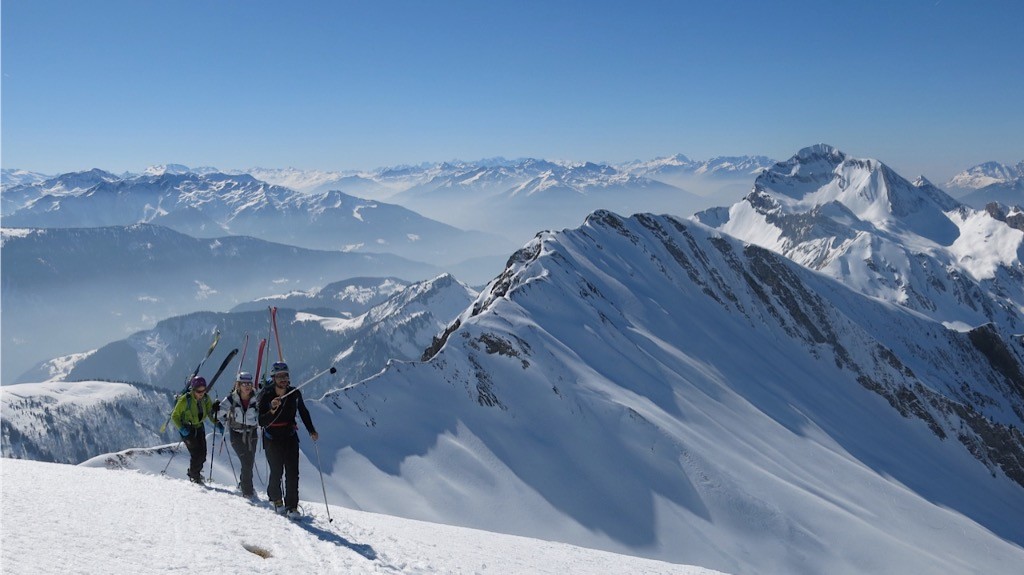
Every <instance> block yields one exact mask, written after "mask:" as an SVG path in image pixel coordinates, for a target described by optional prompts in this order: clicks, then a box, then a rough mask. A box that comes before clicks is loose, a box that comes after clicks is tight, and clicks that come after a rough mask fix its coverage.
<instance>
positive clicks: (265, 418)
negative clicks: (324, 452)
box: [259, 362, 319, 517]
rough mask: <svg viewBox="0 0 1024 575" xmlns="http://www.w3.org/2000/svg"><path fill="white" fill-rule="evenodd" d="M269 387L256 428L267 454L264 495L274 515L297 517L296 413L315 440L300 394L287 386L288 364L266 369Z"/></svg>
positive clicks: (297, 447) (264, 391)
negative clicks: (271, 380) (283, 481)
mask: <svg viewBox="0 0 1024 575" xmlns="http://www.w3.org/2000/svg"><path fill="white" fill-rule="evenodd" d="M270 377H271V378H272V379H273V385H271V386H269V387H267V388H266V389H265V390H263V392H261V394H260V401H259V414H260V426H262V427H263V449H264V450H265V451H266V452H267V463H268V464H269V465H270V477H269V479H268V480H267V496H269V497H270V500H271V501H272V502H273V504H274V509H275V510H276V511H277V512H278V513H285V514H287V515H288V516H289V517H297V516H298V507H299V434H298V428H299V426H298V424H297V423H296V422H295V414H296V412H297V413H298V415H299V416H300V417H301V418H302V424H303V425H305V426H306V431H308V432H309V436H310V437H311V438H312V439H313V441H316V440H317V439H318V438H319V435H317V432H316V428H314V427H313V420H312V419H311V418H310V417H309V410H308V409H306V404H305V403H304V402H303V401H302V392H301V391H299V390H297V389H295V388H293V387H291V385H289V384H290V383H291V379H290V377H289V376H288V365H287V364H286V363H284V362H277V363H275V364H274V365H273V367H272V368H271V370H270ZM282 475H283V476H284V479H285V487H286V490H285V494H284V500H283V501H282V499H281V478H282Z"/></svg>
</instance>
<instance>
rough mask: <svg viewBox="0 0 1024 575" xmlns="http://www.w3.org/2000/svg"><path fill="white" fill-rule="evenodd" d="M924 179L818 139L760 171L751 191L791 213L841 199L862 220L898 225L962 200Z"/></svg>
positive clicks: (802, 211) (947, 207)
mask: <svg viewBox="0 0 1024 575" xmlns="http://www.w3.org/2000/svg"><path fill="white" fill-rule="evenodd" d="M926 184H927V180H922V181H921V182H920V183H919V184H912V183H910V182H908V181H907V180H905V179H904V178H902V177H901V176H899V175H898V174H897V173H896V172H894V171H893V170H892V169H890V168H889V167H888V166H886V165H885V164H883V163H881V162H879V161H877V160H873V159H858V158H851V157H850V156H848V155H847V154H845V153H843V152H841V151H840V150H838V149H837V148H835V147H833V146H829V145H827V144H817V145H814V146H810V147H807V148H804V149H802V150H800V151H799V152H797V154H796V155H794V156H793V157H792V158H790V159H789V160H787V161H785V162H779V163H778V164H775V165H774V166H772V167H771V168H770V169H768V170H766V171H765V172H764V173H762V174H761V175H760V176H758V178H757V179H756V180H755V182H754V192H753V194H761V195H765V196H768V198H767V201H768V202H770V203H773V204H774V205H775V206H776V208H777V209H780V210H781V211H782V212H784V213H788V214H794V213H806V212H808V211H811V210H813V209H814V208H815V207H817V206H821V205H824V204H827V203H830V202H839V203H841V204H843V205H844V206H845V207H846V208H847V209H849V210H850V212H852V213H853V214H854V215H856V216H857V217H858V218H859V219H861V220H864V221H868V222H875V223H876V224H877V225H882V226H884V227H895V228H899V227H901V226H903V225H907V224H908V223H909V222H908V221H906V219H907V218H908V217H911V216H912V215H913V214H916V213H918V212H922V211H929V212H931V213H932V215H935V214H941V212H943V211H945V210H950V209H953V208H954V207H956V206H957V205H958V203H957V202H956V201H955V200H953V199H952V198H950V197H949V196H947V195H946V194H945V193H944V192H942V191H941V190H939V189H938V188H936V187H935V186H932V185H930V184H927V185H926ZM760 201H762V202H764V201H765V199H762V200H760ZM925 217H930V216H925ZM919 219H920V218H919ZM901 220H902V221H901ZM940 235H941V234H940ZM934 239H937V238H934ZM942 239H945V236H942Z"/></svg>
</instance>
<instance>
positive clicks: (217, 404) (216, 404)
mask: <svg viewBox="0 0 1024 575" xmlns="http://www.w3.org/2000/svg"><path fill="white" fill-rule="evenodd" d="M218 411H220V400H219V399H218V400H217V401H215V402H213V412H214V413H217V412H218Z"/></svg>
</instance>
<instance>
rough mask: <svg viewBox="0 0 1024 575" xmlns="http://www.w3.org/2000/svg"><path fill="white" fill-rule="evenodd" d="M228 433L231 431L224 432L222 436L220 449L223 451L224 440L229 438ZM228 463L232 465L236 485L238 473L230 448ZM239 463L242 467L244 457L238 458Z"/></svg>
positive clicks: (232, 474)
mask: <svg viewBox="0 0 1024 575" xmlns="http://www.w3.org/2000/svg"><path fill="white" fill-rule="evenodd" d="M228 433H229V432H224V433H222V434H221V436H220V450H221V452H223V451H224V440H225V439H227V437H228ZM228 464H229V465H231V476H232V477H234V478H235V485H238V474H237V473H235V461H234V460H233V459H231V450H230V449H229V450H228ZM238 465H239V467H241V465H242V458H241V457H239V458H238Z"/></svg>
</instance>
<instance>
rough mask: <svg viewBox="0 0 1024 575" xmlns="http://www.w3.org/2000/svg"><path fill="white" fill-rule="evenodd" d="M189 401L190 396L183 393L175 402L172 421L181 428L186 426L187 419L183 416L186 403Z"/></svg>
mask: <svg viewBox="0 0 1024 575" xmlns="http://www.w3.org/2000/svg"><path fill="white" fill-rule="evenodd" d="M187 401H188V396H187V395H182V396H181V397H179V398H178V402H177V403H175V404H174V409H173V410H172V411H171V421H172V422H174V426H175V427H177V428H179V429H180V428H182V427H185V421H184V420H183V419H182V418H183V417H184V416H185V404H186V403H187Z"/></svg>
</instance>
